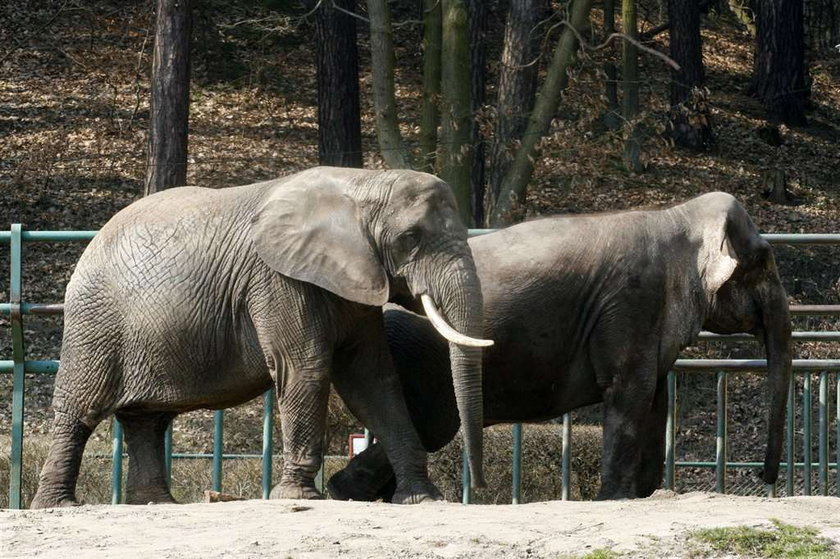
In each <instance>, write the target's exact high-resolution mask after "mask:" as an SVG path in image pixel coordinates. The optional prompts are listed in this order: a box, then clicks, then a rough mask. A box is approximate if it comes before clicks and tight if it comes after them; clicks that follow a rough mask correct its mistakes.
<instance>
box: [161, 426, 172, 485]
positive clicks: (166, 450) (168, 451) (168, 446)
mask: <svg viewBox="0 0 840 559" xmlns="http://www.w3.org/2000/svg"><path fill="white" fill-rule="evenodd" d="M163 460H164V464H165V466H166V487H169V488H171V487H172V422H171V421H170V422H169V425H168V426H167V427H166V432H165V433H164V434H163Z"/></svg>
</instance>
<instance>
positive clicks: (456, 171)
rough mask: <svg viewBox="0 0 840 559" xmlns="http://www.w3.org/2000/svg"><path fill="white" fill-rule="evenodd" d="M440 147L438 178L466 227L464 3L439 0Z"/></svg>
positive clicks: (468, 150) (466, 36) (467, 149)
mask: <svg viewBox="0 0 840 559" xmlns="http://www.w3.org/2000/svg"><path fill="white" fill-rule="evenodd" d="M441 8H442V10H443V41H442V44H441V140H440V142H441V146H440V157H439V159H438V174H439V175H440V177H441V178H442V179H443V180H445V181H446V182H448V183H449V185H450V186H451V187H452V190H453V192H454V193H455V199H456V200H457V201H458V209H459V211H460V212H461V219H463V221H464V223H465V224H467V225H469V224H470V223H471V221H472V220H471V212H470V170H471V167H472V164H471V160H472V149H471V147H470V135H471V125H472V124H471V121H472V118H471V114H470V48H469V29H468V15H467V5H466V1H465V0H442V1H441Z"/></svg>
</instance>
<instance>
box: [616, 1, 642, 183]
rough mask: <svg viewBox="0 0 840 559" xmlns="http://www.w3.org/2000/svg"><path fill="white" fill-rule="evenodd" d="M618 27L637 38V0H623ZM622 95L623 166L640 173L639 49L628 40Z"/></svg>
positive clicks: (622, 75) (623, 65) (622, 78)
mask: <svg viewBox="0 0 840 559" xmlns="http://www.w3.org/2000/svg"><path fill="white" fill-rule="evenodd" d="M621 26H622V30H623V31H624V34H625V35H627V36H628V37H630V38H631V39H634V40H637V41H638V39H639V27H638V23H637V22H636V0H622V2H621ZM621 82H622V84H623V93H624V98H623V99H622V101H623V105H622V111H621V113H622V116H623V117H624V129H625V131H626V134H627V138H626V140H625V142H624V166H625V167H627V170H628V171H632V172H634V173H641V172H642V171H643V170H644V168H643V167H642V162H641V158H640V157H641V151H642V145H641V137H640V134H639V128H638V126H637V125H636V123H635V118H636V115H637V114H638V112H639V52H638V48H637V47H636V45H635V44H634V43H633V42H631V41H624V44H623V48H622V73H621Z"/></svg>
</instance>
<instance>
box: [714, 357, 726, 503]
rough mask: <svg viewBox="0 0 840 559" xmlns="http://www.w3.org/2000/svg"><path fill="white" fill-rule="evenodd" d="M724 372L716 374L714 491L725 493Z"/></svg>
mask: <svg viewBox="0 0 840 559" xmlns="http://www.w3.org/2000/svg"><path fill="white" fill-rule="evenodd" d="M726 379H727V374H726V371H718V373H717V437H716V439H717V440H716V445H715V446H716V448H715V462H716V467H715V491H717V492H718V493H726V456H727V452H726V451H727V440H726V439H727V437H726V397H727V394H726Z"/></svg>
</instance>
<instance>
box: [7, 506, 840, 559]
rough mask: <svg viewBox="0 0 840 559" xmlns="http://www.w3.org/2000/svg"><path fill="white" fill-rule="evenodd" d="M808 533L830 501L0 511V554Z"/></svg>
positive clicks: (689, 548) (838, 528)
mask: <svg viewBox="0 0 840 559" xmlns="http://www.w3.org/2000/svg"><path fill="white" fill-rule="evenodd" d="M770 519H779V520H781V521H782V522H785V523H789V524H793V525H795V526H801V527H806V526H808V527H812V528H816V529H817V530H819V532H820V535H821V536H822V537H825V538H828V539H831V540H833V541H834V542H835V545H836V546H837V548H836V549H838V550H840V499H837V498H836V497H791V498H785V499H765V498H757V497H736V496H729V495H716V494H711V493H689V494H685V495H680V496H674V495H673V494H670V493H667V492H658V493H657V494H655V495H654V496H653V497H651V498H648V499H641V500H635V501H614V502H561V501H552V502H543V503H532V504H526V505H496V506H492V505H484V506H478V505H476V506H466V507H465V506H462V505H460V504H457V503H435V504H427V505H416V506H398V505H389V504H382V503H353V502H338V501H315V502H313V501H238V502H229V503H213V504H190V505H156V506H128V505H121V506H108V505H95V506H83V507H78V508H71V509H51V510H40V511H28V510H24V511H10V510H0V530H1V531H2V543H0V556H2V557H36V556H37V557H60V558H62V559H64V558H67V557H85V558H87V557H118V556H119V557H141V556H146V557H161V558H163V557H166V558H178V559H181V558H190V557H237V558H247V557H263V556H272V557H280V558H285V557H295V558H297V557H305V558H314V557H336V556H343V557H377V558H385V557H411V558H414V557H453V558H454V557H458V558H462V557H506V558H507V557H558V556H560V557H563V556H581V555H586V554H588V553H591V552H593V551H595V550H605V549H608V550H611V551H613V552H615V553H619V554H621V555H622V556H623V557H624V556H628V557H686V556H704V555H706V552H704V551H703V550H702V549H701V548H698V547H697V545H699V544H694V543H692V542H689V541H688V539H687V537H688V533H689V532H691V531H692V530H697V529H700V528H708V527H718V526H736V525H745V526H752V527H764V528H766V527H769V526H770V525H771V522H770Z"/></svg>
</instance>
